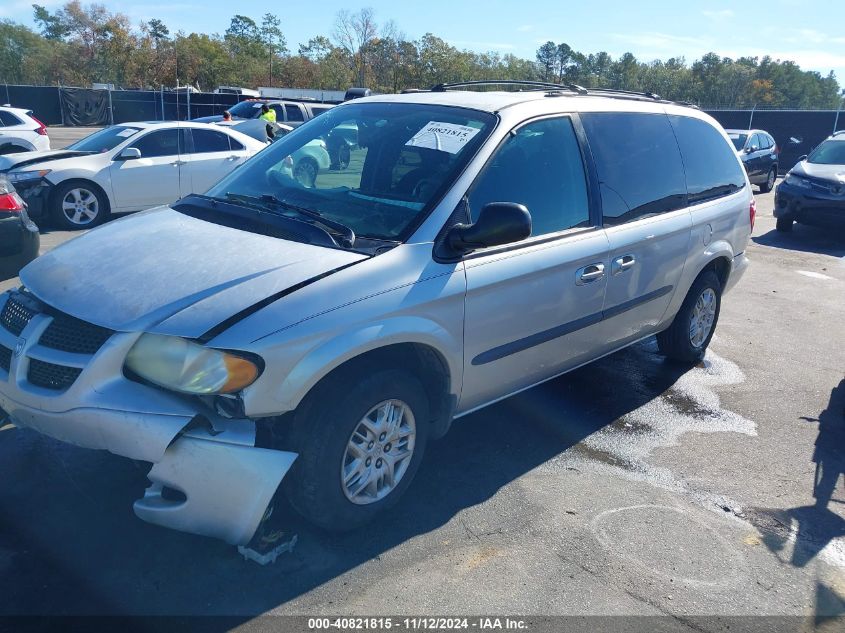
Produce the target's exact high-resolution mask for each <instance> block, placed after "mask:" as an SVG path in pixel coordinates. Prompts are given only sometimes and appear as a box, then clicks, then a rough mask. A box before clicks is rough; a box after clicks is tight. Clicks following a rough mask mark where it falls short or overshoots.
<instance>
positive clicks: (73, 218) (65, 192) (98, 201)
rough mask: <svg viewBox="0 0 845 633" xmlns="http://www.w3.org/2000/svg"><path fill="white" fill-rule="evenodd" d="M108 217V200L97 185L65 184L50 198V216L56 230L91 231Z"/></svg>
mask: <svg viewBox="0 0 845 633" xmlns="http://www.w3.org/2000/svg"><path fill="white" fill-rule="evenodd" d="M108 215H109V201H108V198H107V197H106V195H105V194H104V193H103V191H102V189H100V188H99V187H98V186H97V185H95V184H94V183H91V182H87V181H85V180H69V181H68V182H63V183H61V184H60V185H58V186H57V187H56V189H55V190H54V191H53V194H52V196H51V197H50V216H51V218H52V220H53V225H54V226H55V227H56V228H60V229H64V230H67V231H76V230H80V229H90V228H93V227H95V226H97V225H98V224H101V223H102V222H103V221H105V219H106V218H107V217H108Z"/></svg>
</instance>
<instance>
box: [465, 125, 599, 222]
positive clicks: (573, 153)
mask: <svg viewBox="0 0 845 633" xmlns="http://www.w3.org/2000/svg"><path fill="white" fill-rule="evenodd" d="M490 202H516V203H519V204H524V205H525V206H526V207H527V208H528V212H529V213H530V214H531V235H544V234H547V233H554V232H557V231H563V230H566V229H571V228H574V227H580V226H587V225H589V219H590V208H589V204H588V202H587V181H586V178H585V176H584V162H583V160H582V159H581V150H580V148H579V146H578V140H577V138H576V137H575V131H574V130H573V128H572V122H571V121H570V120H569V118H559V119H543V120H540V121H534V122H532V123H528V124H526V125H523V126H522V127H520V128H517V129H516V130H515V131H514V132H513V133H512V135H511V136H509V137H508V139H507V140H506V141H505V142H504V143H503V144H502V145H501V146H500V147H499V149H498V150H496V153H495V154H494V155H493V158H492V159H491V160H490V162H489V163H488V164H487V167H486V168H485V169H484V171H483V172H482V174H481V176H479V178H478V180H477V181H476V183H475V185H474V186H473V189H472V192H471V193H470V194H469V208H470V213H471V214H472V219H473V220H477V219H478V215H479V213H481V209H482V208H483V207H484V205H486V204H488V203H490Z"/></svg>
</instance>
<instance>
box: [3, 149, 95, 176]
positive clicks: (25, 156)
mask: <svg viewBox="0 0 845 633" xmlns="http://www.w3.org/2000/svg"><path fill="white" fill-rule="evenodd" d="M88 155H89V154H88V152H74V151H72V150H67V149H55V150H48V151H46V152H18V153H17V154H6V155H5V156H0V172H2V171H8V170H10V169H18V168H20V167H26V166H27V165H37V164H41V163H46V162H49V161H54V160H61V159H62V158H75V157H76V156H88Z"/></svg>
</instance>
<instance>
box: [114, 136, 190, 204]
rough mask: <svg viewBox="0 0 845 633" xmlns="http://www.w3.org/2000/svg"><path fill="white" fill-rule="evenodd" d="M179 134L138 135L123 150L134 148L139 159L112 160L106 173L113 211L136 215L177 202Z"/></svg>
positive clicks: (181, 150) (181, 160) (180, 156)
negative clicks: (108, 179) (113, 203)
mask: <svg viewBox="0 0 845 633" xmlns="http://www.w3.org/2000/svg"><path fill="white" fill-rule="evenodd" d="M180 132H181V130H177V129H176V128H170V129H166V130H153V131H151V132H147V133H146V134H144V135H143V136H141V135H138V138H136V139H135V140H134V141H133V142H132V143H131V144H130V145H128V146H127V147H134V148H137V149H138V150H139V151H140V152H141V158H137V159H133V160H115V161H113V162H112V164H111V167H110V169H109V171H110V174H111V183H112V193H113V194H114V200H115V202H116V206H117V208H116V209H114V211H119V212H124V211H138V210H140V209H148V208H150V207H154V206H156V205H159V204H170V203H171V202H175V201H176V200H178V199H179V198H180V180H181V178H182V175H183V174H182V166H183V165H184V164H185V159H184V154H185V148H184V145H183V142H181V141H180V138H182V136H183V135H182V134H180Z"/></svg>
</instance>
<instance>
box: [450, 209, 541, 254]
mask: <svg viewBox="0 0 845 633" xmlns="http://www.w3.org/2000/svg"><path fill="white" fill-rule="evenodd" d="M529 235H531V215H530V214H529V213H528V209H526V208H525V205H522V204H516V203H513V202H491V203H490V204H487V205H484V208H483V209H481V213H480V214H479V216H478V220H477V221H476V222H475V224H456V225H455V226H453V227H452V228H451V229H449V232H448V233H447V234H446V245H447V246H448V247H449V249H450V250H451V251H452V252H453V253H456V254H459V255H463V254H465V253H469V252H470V251H474V250H475V249H477V248H487V247H489V246H502V245H503V244H512V243H514V242H518V241H520V240H524V239H525V238H526V237H528V236H529Z"/></svg>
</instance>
